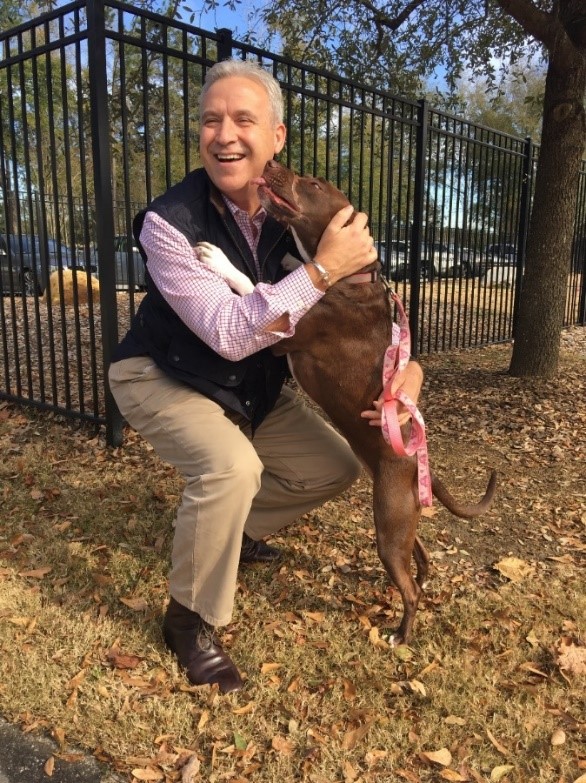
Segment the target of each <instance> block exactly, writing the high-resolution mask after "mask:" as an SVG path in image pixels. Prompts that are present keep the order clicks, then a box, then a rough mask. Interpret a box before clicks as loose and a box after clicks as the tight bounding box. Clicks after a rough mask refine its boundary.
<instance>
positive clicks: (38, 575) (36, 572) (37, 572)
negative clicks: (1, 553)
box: [18, 566, 53, 579]
mask: <svg viewBox="0 0 586 783" xmlns="http://www.w3.org/2000/svg"><path fill="white" fill-rule="evenodd" d="M52 570H53V568H52V566H43V567H42V568H34V569H33V570H32V571H19V572H18V575H19V576H24V577H29V578H31V579H42V578H43V577H44V576H47V574H49V573H51V571H52Z"/></svg>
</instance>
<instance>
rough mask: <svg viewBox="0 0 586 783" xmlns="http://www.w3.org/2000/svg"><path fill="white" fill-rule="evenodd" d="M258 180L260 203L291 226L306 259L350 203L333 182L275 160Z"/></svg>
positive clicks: (309, 257)
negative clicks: (329, 225)
mask: <svg viewBox="0 0 586 783" xmlns="http://www.w3.org/2000/svg"><path fill="white" fill-rule="evenodd" d="M255 182H256V184H257V185H258V195H259V198H260V202H261V204H262V205H263V207H264V208H265V209H266V210H267V212H268V213H269V214H270V215H272V216H273V217H274V218H275V219H276V220H279V221H280V222H281V223H284V224H285V225H286V226H288V227H289V228H290V229H291V231H292V233H293V236H294V237H295V241H296V243H297V247H298V249H299V252H300V253H301V254H302V255H303V258H304V259H305V260H306V261H307V260H309V259H311V258H313V257H314V255H315V252H316V250H317V246H318V244H319V240H320V238H321V235H322V234H323V232H324V229H325V228H326V226H327V225H328V223H329V222H330V220H331V219H332V218H333V217H334V215H335V214H336V213H337V212H339V211H340V210H341V209H342V207H345V206H347V205H348V204H349V203H350V202H349V201H348V199H347V198H346V196H345V195H344V194H343V193H342V191H340V190H338V188H336V187H335V186H334V185H332V184H331V182H328V181H327V180H325V179H323V178H322V177H301V176H299V175H298V174H295V173H294V172H293V171H291V170H290V169H288V168H285V166H282V165H281V164H280V163H277V161H276V160H270V161H269V162H268V163H267V164H266V166H265V169H264V172H263V176H262V177H260V178H258V179H257V180H255ZM351 220H352V218H351Z"/></svg>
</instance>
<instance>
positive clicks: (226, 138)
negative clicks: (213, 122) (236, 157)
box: [216, 117, 236, 144]
mask: <svg viewBox="0 0 586 783" xmlns="http://www.w3.org/2000/svg"><path fill="white" fill-rule="evenodd" d="M235 138H236V125H235V123H234V122H232V120H231V119H230V118H229V117H224V119H223V120H222V121H221V122H219V123H218V125H217V127H216V141H218V142H219V143H220V144H228V143H229V142H231V141H234V140H235Z"/></svg>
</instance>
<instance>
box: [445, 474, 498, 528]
mask: <svg viewBox="0 0 586 783" xmlns="http://www.w3.org/2000/svg"><path fill="white" fill-rule="evenodd" d="M496 479H497V474H496V470H493V471H492V472H491V474H490V479H489V480H488V486H487V488H486V492H485V493H484V497H483V498H482V499H481V500H480V501H479V502H478V503H469V504H464V505H463V504H462V503H460V502H459V501H458V500H456V498H455V497H454V496H453V495H451V494H450V492H449V490H448V489H447V488H446V487H445V486H444V484H442V482H441V481H440V480H439V479H438V478H436V477H435V476H433V477H432V484H431V486H432V489H433V494H434V495H435V497H436V498H437V499H438V500H439V501H440V503H442V505H444V506H445V507H446V508H447V509H448V511H451V512H452V514H454V516H456V517H460V518H461V519H472V518H473V517H478V516H480V515H481V514H484V513H486V512H487V511H488V509H489V508H490V507H491V505H492V500H493V498H494V493H495V490H496Z"/></svg>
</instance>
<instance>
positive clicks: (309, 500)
mask: <svg viewBox="0 0 586 783" xmlns="http://www.w3.org/2000/svg"><path fill="white" fill-rule="evenodd" d="M109 380H110V387H111V389H112V393H113V395H114V398H115V400H116V402H117V404H118V407H119V408H120V412H121V413H122V415H123V416H124V417H125V418H126V420H127V422H128V423H129V424H130V425H131V426H132V427H134V429H136V430H137V431H138V432H139V433H140V434H141V435H142V436H143V437H144V438H145V439H146V440H147V441H149V443H151V444H152V446H153V448H154V449H155V451H156V452H157V454H158V455H159V456H160V457H161V458H162V459H164V460H166V461H167V462H170V463H171V464H172V465H174V466H175V467H176V468H177V470H178V471H179V472H180V473H181V475H182V476H183V478H184V479H185V489H184V491H183V496H182V499H181V504H180V506H179V509H178V511H177V518H176V521H175V536H174V540H173V550H172V557H171V572H170V579H169V581H170V584H169V588H170V593H171V595H172V596H173V598H175V600H176V601H178V602H179V603H180V604H183V606H186V607H188V608H189V609H191V610H192V611H195V612H197V613H198V614H200V615H201V616H202V617H203V618H204V620H205V621H206V622H208V623H210V624H211V625H215V626H218V625H225V624H226V623H228V622H230V619H231V616H232V609H233V605H234V592H235V589H236V579H237V572H238V562H239V558H240V548H241V545H242V531H243V530H246V532H247V534H248V535H249V536H250V537H251V538H253V539H255V540H258V539H259V538H262V537H263V536H267V535H269V534H271V533H275V532H276V531H277V530H279V529H280V528H282V527H284V526H285V525H288V524H290V523H291V522H293V521H294V520H295V519H297V518H298V517H299V516H301V515H302V514H304V513H305V512H307V511H310V510H311V509H312V508H315V507H316V506H319V505H320V504H321V503H323V502H324V501H325V500H328V499H329V498H332V497H334V496H335V495H337V494H338V493H340V492H342V491H343V490H344V489H346V488H347V487H348V486H350V484H352V483H353V482H354V481H355V479H356V478H357V477H358V476H359V474H360V470H361V468H360V463H359V462H358V460H357V458H356V457H355V456H354V454H353V453H352V451H351V449H350V447H349V446H348V444H347V442H346V441H345V440H344V439H343V438H342V437H341V436H340V435H338V433H337V432H335V430H334V429H333V428H332V427H330V426H329V425H328V424H327V423H326V422H325V421H324V420H323V419H322V418H321V417H320V416H318V415H317V414H316V413H314V412H313V411H312V410H310V409H309V408H308V407H307V406H305V405H304V404H303V403H302V402H301V401H300V400H299V399H298V398H297V396H296V395H295V393H294V392H293V391H292V390H291V389H289V388H287V387H285V388H284V389H283V392H282V394H281V396H280V398H279V400H278V401H277V404H276V406H275V408H274V409H273V411H271V413H270V414H269V415H268V416H267V418H266V419H265V420H264V421H263V423H262V424H261V426H260V427H259V428H258V429H257V430H256V432H255V435H254V439H253V440H252V439H251V432H250V426H249V424H248V423H247V422H246V421H245V420H244V419H243V418H242V417H240V416H237V415H231V414H227V413H226V412H225V411H224V410H223V408H221V407H220V406H219V405H218V404H217V403H215V402H213V401H212V400H209V399H208V398H207V397H204V396H203V395H201V394H199V393H198V392H196V391H194V390H193V389H192V388H190V387H189V386H187V385H186V384H183V383H180V382H178V381H176V380H174V379H172V378H170V377H169V376H168V375H166V374H165V373H163V372H162V371H161V370H160V369H159V368H158V367H157V366H156V365H155V364H154V363H153V361H152V359H151V358H150V357H148V356H140V357H135V358H131V359H124V360H123V361H120V362H115V363H114V364H112V365H111V367H110V372H109Z"/></svg>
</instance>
